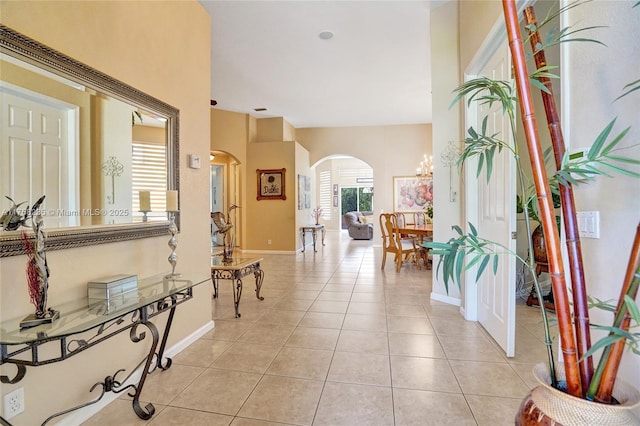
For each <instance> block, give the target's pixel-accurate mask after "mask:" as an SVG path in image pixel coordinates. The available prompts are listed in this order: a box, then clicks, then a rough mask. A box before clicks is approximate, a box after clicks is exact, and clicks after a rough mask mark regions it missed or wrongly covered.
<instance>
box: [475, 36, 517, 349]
mask: <svg viewBox="0 0 640 426" xmlns="http://www.w3.org/2000/svg"><path fill="white" fill-rule="evenodd" d="M480 75H484V76H487V77H489V78H493V79H496V80H510V58H509V50H508V47H507V45H506V44H505V45H503V46H501V47H500V48H499V49H498V50H497V52H496V53H495V54H494V56H493V57H492V58H491V60H490V61H489V62H488V64H487V65H486V66H485V67H484V68H483V69H482V71H481V74H480ZM485 117H488V120H487V134H489V135H491V134H494V133H499V135H498V138H500V139H501V140H503V141H506V142H509V143H511V142H512V141H511V139H512V137H511V131H510V128H509V121H508V117H507V116H506V115H504V114H503V112H502V107H501V105H500V104H499V103H494V104H493V105H492V106H491V107H489V106H488V105H478V106H477V107H476V108H475V109H473V110H470V111H469V113H468V120H469V123H468V124H469V125H472V126H473V127H474V128H475V129H480V128H481V126H482V121H483V120H484V118H485ZM467 169H473V171H472V173H473V176H474V178H473V179H469V177H470V176H468V179H467V182H470V183H469V185H470V188H469V190H470V191H475V193H476V194H477V200H475V201H476V204H475V205H473V204H471V205H469V208H470V210H475V211H476V212H475V213H474V214H472V215H470V221H471V222H472V223H475V224H476V227H477V229H478V232H479V234H480V236H482V237H484V238H487V239H489V240H491V241H495V242H496V243H500V244H502V245H503V246H505V247H509V248H510V249H511V250H512V251H514V252H515V240H514V239H512V232H513V231H515V179H516V174H515V164H514V159H513V156H512V155H511V153H510V152H508V151H507V150H502V153H500V154H496V156H495V157H494V161H493V169H492V174H491V178H490V180H489V182H487V180H486V175H485V174H484V172H483V174H482V175H481V177H480V178H478V179H476V178H475V168H473V167H468V168H467ZM485 169H486V167H485ZM474 219H475V221H474ZM494 248H495V250H496V251H498V252H503V251H504V250H502V249H501V248H499V247H494ZM491 269H492V268H487V270H485V273H484V274H483V275H482V277H481V278H480V280H479V281H478V283H477V284H476V285H477V293H476V294H477V296H476V297H477V319H478V321H479V322H480V324H481V325H482V326H483V327H484V328H485V329H486V330H487V332H489V334H490V335H491V336H492V337H493V338H494V339H495V340H496V342H498V344H500V346H501V347H502V348H503V349H504V350H505V352H506V354H507V356H513V355H514V353H515V258H514V257H513V256H510V255H502V256H500V262H499V264H498V271H497V273H496V274H495V275H494V274H493V273H492V271H491ZM474 281H475V271H470V272H469V274H468V275H467V277H466V282H467V283H474ZM469 285H474V284H469ZM469 303H473V301H469Z"/></svg>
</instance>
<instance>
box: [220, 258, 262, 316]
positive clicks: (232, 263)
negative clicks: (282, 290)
mask: <svg viewBox="0 0 640 426" xmlns="http://www.w3.org/2000/svg"><path fill="white" fill-rule="evenodd" d="M261 261H262V258H261V257H254V258H248V257H237V258H236V257H234V258H232V259H230V260H227V261H225V260H223V258H222V257H221V256H219V255H214V256H211V282H212V283H213V298H214V299H216V298H217V297H218V283H219V281H220V280H231V288H232V289H233V305H234V307H235V309H236V318H240V316H241V315H240V312H239V311H238V307H239V306H240V297H242V278H244V277H246V276H247V275H249V274H253V275H254V277H255V279H256V297H257V298H258V299H259V300H264V297H262V296H260V289H261V288H262V281H264V271H263V270H262V269H261V268H260V262H261Z"/></svg>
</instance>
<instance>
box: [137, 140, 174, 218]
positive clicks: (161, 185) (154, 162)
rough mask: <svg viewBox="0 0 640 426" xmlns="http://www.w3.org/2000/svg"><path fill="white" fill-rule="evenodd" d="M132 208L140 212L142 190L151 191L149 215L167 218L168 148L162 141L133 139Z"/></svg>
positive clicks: (140, 214)
mask: <svg viewBox="0 0 640 426" xmlns="http://www.w3.org/2000/svg"><path fill="white" fill-rule="evenodd" d="M132 151H133V152H132V158H133V165H132V188H131V189H132V191H133V193H132V197H131V198H132V209H133V216H142V213H140V191H150V192H151V212H150V213H149V214H148V216H149V217H162V218H166V217H167V215H166V213H165V209H166V196H167V195H166V194H167V148H166V146H165V144H164V143H161V142H149V141H144V142H141V141H133V147H132Z"/></svg>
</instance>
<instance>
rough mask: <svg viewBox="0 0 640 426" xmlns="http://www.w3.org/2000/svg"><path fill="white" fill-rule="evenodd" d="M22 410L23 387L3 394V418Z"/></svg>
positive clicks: (10, 416) (7, 418) (13, 415)
mask: <svg viewBox="0 0 640 426" xmlns="http://www.w3.org/2000/svg"><path fill="white" fill-rule="evenodd" d="M23 411H24V388H18V389H16V390H14V391H13V392H10V393H8V394H6V395H5V396H4V418H5V420H9V419H10V418H12V417H15V416H17V415H18V414H20V413H22V412H23Z"/></svg>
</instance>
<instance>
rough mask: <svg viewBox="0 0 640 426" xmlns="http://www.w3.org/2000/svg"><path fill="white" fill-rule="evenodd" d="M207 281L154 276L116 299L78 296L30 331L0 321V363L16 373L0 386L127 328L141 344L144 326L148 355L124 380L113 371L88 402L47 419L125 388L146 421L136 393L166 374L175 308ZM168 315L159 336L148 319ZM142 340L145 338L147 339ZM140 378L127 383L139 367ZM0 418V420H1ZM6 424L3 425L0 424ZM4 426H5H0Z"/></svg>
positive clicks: (149, 410) (150, 410)
mask: <svg viewBox="0 0 640 426" xmlns="http://www.w3.org/2000/svg"><path fill="white" fill-rule="evenodd" d="M205 281H207V278H200V277H198V278H195V277H187V276H181V277H177V278H164V276H163V275H157V276H153V277H149V278H145V279H141V280H139V281H138V288H137V291H132V292H130V293H125V294H124V295H121V297H119V298H116V299H110V300H109V301H106V300H104V301H99V302H97V303H89V299H87V298H83V299H80V300H75V301H73V302H70V303H66V304H62V305H55V306H52V307H54V308H55V309H56V310H58V311H59V312H60V317H59V318H58V319H57V320H56V321H54V322H53V323H50V324H42V325H38V326H35V327H30V328H23V329H21V328H20V322H21V318H16V319H14V320H8V321H2V322H1V323H0V365H2V364H14V365H15V366H16V367H17V373H16V375H15V376H14V377H12V378H11V377H8V376H6V375H0V382H2V383H11V384H13V383H18V382H19V381H20V380H22V378H23V377H24V376H25V374H26V372H27V367H36V366H40V365H46V364H52V363H55V362H60V361H64V360H66V359H68V358H71V357H72V356H73V355H76V354H78V353H80V352H83V351H84V350H86V349H89V348H91V347H93V346H95V345H97V344H99V343H101V342H104V341H105V340H107V339H109V338H111V337H113V336H115V335H117V334H119V333H122V332H123V331H126V330H129V336H130V339H131V341H132V342H134V343H137V342H141V341H144V340H145V337H146V334H147V333H146V332H145V331H144V330H143V329H142V328H143V327H144V328H146V329H147V330H148V331H149V332H150V334H151V347H150V349H149V353H148V355H147V356H146V357H145V358H144V359H143V360H142V361H141V362H140V363H139V364H138V365H137V366H136V368H134V369H133V370H132V371H131V372H130V373H129V374H128V375H127V376H126V377H125V378H123V379H120V378H119V377H116V376H118V375H119V374H120V373H123V372H124V371H125V370H124V369H120V370H118V371H117V372H116V373H115V374H114V375H113V376H108V377H106V378H105V379H104V382H98V383H96V384H95V385H94V386H93V387H92V388H91V390H93V389H94V388H95V387H97V386H98V385H101V386H102V393H101V394H100V396H99V397H98V398H97V399H96V400H94V401H91V402H89V403H86V404H82V405H80V406H77V407H74V408H71V409H68V410H65V411H62V412H59V413H56V414H54V415H52V416H50V417H49V418H47V419H46V420H45V421H44V422H43V423H42V424H43V425H44V424H46V423H47V422H48V421H49V420H51V419H53V418H55V417H58V416H61V415H63V414H67V413H69V412H71V411H74V410H77V409H79V408H82V407H86V406H88V405H91V404H95V403H96V402H98V401H99V400H100V399H102V397H103V396H104V394H105V393H106V392H114V393H120V392H123V391H125V390H127V389H132V391H131V392H129V395H130V396H133V410H134V411H135V413H136V414H137V415H138V417H140V418H141V419H145V420H146V419H149V418H151V416H153V414H154V413H155V408H154V406H153V405H152V404H150V403H149V404H147V405H146V406H145V407H144V408H143V407H141V406H140V401H139V397H140V393H141V392H142V388H143V386H144V382H145V380H146V378H147V375H148V374H149V373H151V372H152V371H153V370H155V369H156V368H158V367H159V368H160V369H162V370H166V369H168V368H169V367H170V366H171V359H170V358H165V359H163V355H164V350H165V345H166V343H167V337H168V336H169V331H170V329H171V323H172V321H173V316H174V314H175V309H176V307H177V306H178V305H180V304H182V303H184V302H186V301H187V300H190V299H192V298H193V287H195V286H196V285H198V284H201V283H203V282H205ZM164 312H168V317H167V323H166V326H165V329H164V333H163V335H162V336H160V333H159V332H158V328H157V327H156V325H155V324H154V323H153V322H151V321H150V319H151V318H153V317H155V316H157V315H159V314H161V313H164ZM147 341H148V340H147ZM143 364H144V368H143V369H142V370H141V376H140V379H139V380H138V381H137V383H136V384H128V385H125V383H127V381H128V379H129V378H131V377H132V375H133V373H134V372H135V371H136V370H137V368H138V367H140V365H143ZM0 419H1V420H2V421H3V422H6V420H4V419H2V418H1V417H0ZM6 423H7V424H8V422H6ZM2 424H5V423H2Z"/></svg>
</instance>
